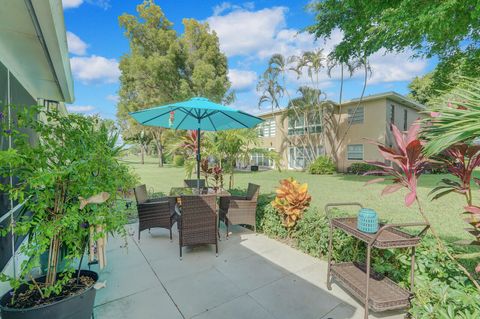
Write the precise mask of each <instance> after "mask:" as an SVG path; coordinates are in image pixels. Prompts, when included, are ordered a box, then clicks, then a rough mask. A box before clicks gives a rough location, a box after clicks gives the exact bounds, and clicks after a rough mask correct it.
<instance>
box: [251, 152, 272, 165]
mask: <svg viewBox="0 0 480 319" xmlns="http://www.w3.org/2000/svg"><path fill="white" fill-rule="evenodd" d="M251 165H257V166H264V167H272V166H273V162H272V160H270V159H269V158H268V157H267V156H265V154H264V153H253V154H252V156H251Z"/></svg>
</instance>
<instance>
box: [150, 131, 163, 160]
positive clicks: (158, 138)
mask: <svg viewBox="0 0 480 319" xmlns="http://www.w3.org/2000/svg"><path fill="white" fill-rule="evenodd" d="M152 135H153V139H154V140H155V146H156V147H157V154H158V166H159V167H163V145H162V132H161V131H155V130H154V131H153V132H152Z"/></svg>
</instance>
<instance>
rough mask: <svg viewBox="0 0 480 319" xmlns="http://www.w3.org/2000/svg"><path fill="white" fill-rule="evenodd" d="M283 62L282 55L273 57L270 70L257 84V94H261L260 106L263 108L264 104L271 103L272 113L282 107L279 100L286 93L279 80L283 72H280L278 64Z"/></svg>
mask: <svg viewBox="0 0 480 319" xmlns="http://www.w3.org/2000/svg"><path fill="white" fill-rule="evenodd" d="M282 60H284V59H283V56H281V55H274V56H272V58H271V59H270V62H269V64H268V68H267V69H266V70H265V72H263V74H262V75H261V76H260V79H259V81H258V83H257V92H261V96H260V99H259V101H258V106H259V107H261V106H262V105H263V104H264V103H267V102H269V103H270V106H271V108H272V112H273V110H274V109H275V108H278V107H279V106H280V103H279V99H280V98H282V97H283V94H284V93H285V88H284V87H283V86H282V85H281V84H280V83H279V79H278V77H279V76H280V75H281V72H280V71H279V68H278V66H279V64H277V62H278V63H282ZM283 64H284V61H283Z"/></svg>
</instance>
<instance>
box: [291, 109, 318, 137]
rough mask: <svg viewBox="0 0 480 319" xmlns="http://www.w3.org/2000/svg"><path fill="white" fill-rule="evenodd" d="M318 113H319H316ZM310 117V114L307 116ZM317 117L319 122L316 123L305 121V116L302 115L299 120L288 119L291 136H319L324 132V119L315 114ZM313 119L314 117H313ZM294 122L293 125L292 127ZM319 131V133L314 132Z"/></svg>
mask: <svg viewBox="0 0 480 319" xmlns="http://www.w3.org/2000/svg"><path fill="white" fill-rule="evenodd" d="M315 113H317V112H315ZM307 116H309V114H307ZM315 117H316V118H318V122H317V121H315V122H313V123H308V124H307V121H306V119H305V114H301V115H300V116H299V117H298V118H297V117H295V119H293V120H292V118H289V119H288V132H287V134H288V135H289V136H293V135H305V134H319V133H321V132H322V117H321V115H320V114H315ZM312 118H313V117H312ZM292 122H293V125H292ZM318 127H319V129H318V132H315V131H314V128H315V130H317V128H318Z"/></svg>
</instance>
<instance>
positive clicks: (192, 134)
mask: <svg viewBox="0 0 480 319" xmlns="http://www.w3.org/2000/svg"><path fill="white" fill-rule="evenodd" d="M197 136H198V132H197V131H195V130H192V131H188V132H187V134H186V135H185V136H184V137H183V138H182V143H181V145H180V148H182V149H183V150H184V151H185V152H187V153H189V154H196V153H197Z"/></svg>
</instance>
